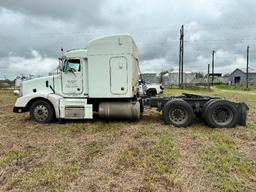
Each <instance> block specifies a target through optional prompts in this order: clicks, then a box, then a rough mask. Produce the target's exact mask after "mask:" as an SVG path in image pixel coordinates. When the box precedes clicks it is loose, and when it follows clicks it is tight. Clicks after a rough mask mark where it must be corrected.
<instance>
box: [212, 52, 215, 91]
mask: <svg viewBox="0 0 256 192" xmlns="http://www.w3.org/2000/svg"><path fill="white" fill-rule="evenodd" d="M214 57H215V51H214V50H213V51H212V86H213V84H214V65H215V58H214Z"/></svg>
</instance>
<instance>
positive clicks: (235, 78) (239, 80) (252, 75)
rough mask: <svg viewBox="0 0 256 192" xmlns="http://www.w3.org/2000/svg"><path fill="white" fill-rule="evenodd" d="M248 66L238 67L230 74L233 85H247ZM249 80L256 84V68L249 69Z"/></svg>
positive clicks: (251, 83)
mask: <svg viewBox="0 0 256 192" xmlns="http://www.w3.org/2000/svg"><path fill="white" fill-rule="evenodd" d="M246 73H247V72H246V68H237V69H236V70H234V71H233V72H232V73H231V74H230V77H229V78H230V82H231V84H232V85H245V84H246ZM248 82H249V84H250V85H256V70H255V69H253V68H249V69H248Z"/></svg>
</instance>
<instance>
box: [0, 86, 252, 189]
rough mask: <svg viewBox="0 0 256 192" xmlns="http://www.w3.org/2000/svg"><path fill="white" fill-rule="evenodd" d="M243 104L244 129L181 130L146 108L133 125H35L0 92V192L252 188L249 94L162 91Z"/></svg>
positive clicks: (217, 90)
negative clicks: (245, 114) (245, 113)
mask: <svg viewBox="0 0 256 192" xmlns="http://www.w3.org/2000/svg"><path fill="white" fill-rule="evenodd" d="M182 92H189V93H196V94H204V95H214V96H221V97H225V98H228V99H231V100H234V101H245V102H247V103H248V104H249V107H250V113H249V120H248V126H247V128H243V127H237V128H235V129H210V128H207V127H206V126H205V125H204V124H203V123H201V122H196V123H195V124H194V125H193V126H191V127H190V128H187V129H178V128H174V127H173V126H166V125H164V124H163V123H162V120H161V114H160V113H158V112H156V111H155V110H152V109H147V110H146V113H145V115H144V117H143V119H142V120H141V121H139V122H104V121H100V120H93V121H68V122H67V123H65V124H50V125H42V124H37V123H34V122H32V121H30V119H29V117H28V114H14V113H12V106H13V104H14V102H15V97H14V96H12V94H11V93H10V92H8V91H0V133H1V134H0V191H256V125H255V124H256V91H255V90H250V91H243V90H233V89H223V88H215V89H213V90H212V91H211V92H208V91H206V90H201V89H193V90H179V89H168V90H166V93H165V94H166V95H179V94H181V93H182Z"/></svg>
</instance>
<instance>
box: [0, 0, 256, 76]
mask: <svg viewBox="0 0 256 192" xmlns="http://www.w3.org/2000/svg"><path fill="white" fill-rule="evenodd" d="M255 6H256V2H254V1H251V0H244V1H238V0H234V1H228V0H217V1H216V0H194V1H190V0H182V1H174V0H172V1H167V0H158V1H155V0H140V1H139V0H130V1H120V0H99V1H93V0H86V1H84V0H74V1H69V0H62V1H52V0H45V1H35V0H23V1H20V0H8V1H6V0H0V26H1V30H0V42H1V43H0V78H2V77H3V76H5V75H7V76H10V77H11V78H12V77H15V76H16V75H18V74H19V73H21V72H22V69H24V71H28V72H29V73H33V68H34V69H35V70H38V69H40V65H42V63H44V66H45V67H44V70H41V71H42V73H43V74H45V73H46V71H47V70H48V71H50V70H52V69H53V68H54V67H55V66H53V65H54V64H49V65H47V64H46V62H50V63H54V62H53V61H54V60H55V58H57V57H58V55H59V52H60V51H59V50H60V48H61V47H63V48H64V49H71V48H80V47H86V46H87V42H88V40H90V39H92V38H95V37H98V36H101V35H108V34H112V33H123V32H125V33H127V32H128V33H130V34H132V36H133V37H134V38H135V41H136V42H137V44H138V47H139V50H140V58H141V68H142V70H143V71H160V70H163V69H171V68H174V69H176V68H177V63H178V46H179V42H178V38H179V34H178V33H179V28H180V26H181V25H182V24H184V25H185V36H186V42H185V69H186V70H191V71H206V68H207V64H208V63H210V62H211V51H212V50H213V49H215V50H217V54H216V70H217V71H219V72H224V73H225V72H230V71H232V70H233V69H234V68H235V67H244V66H243V65H245V63H244V61H245V51H246V46H247V44H250V46H251V50H252V52H251V63H252V67H256V66H255V61H256V55H255V54H254V53H253V50H254V49H255V42H256V37H255V35H254V33H255V30H256V25H255V24H256V17H255V14H256V13H255V11H254V9H255ZM31 53H37V54H36V55H35V54H31ZM33 62H35V63H34V65H32V64H31V63H33ZM28 63H29V64H31V65H32V66H29V65H28ZM19 65H20V66H23V68H22V67H21V68H18V67H17V66H19ZM10 66H15V69H14V68H10ZM39 71H40V70H39Z"/></svg>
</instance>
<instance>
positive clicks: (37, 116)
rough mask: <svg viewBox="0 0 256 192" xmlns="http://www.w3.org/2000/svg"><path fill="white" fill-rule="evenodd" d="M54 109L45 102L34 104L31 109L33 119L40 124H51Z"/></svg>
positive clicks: (40, 101)
mask: <svg viewBox="0 0 256 192" xmlns="http://www.w3.org/2000/svg"><path fill="white" fill-rule="evenodd" d="M53 110H54V109H53V107H52V106H51V105H50V104H49V103H48V102H47V101H44V100H39V101H36V102H34V103H33V104H32V105H31V107H30V117H31V119H33V120H35V121H37V122H39V123H50V122H52V121H53V118H54V111H53Z"/></svg>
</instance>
